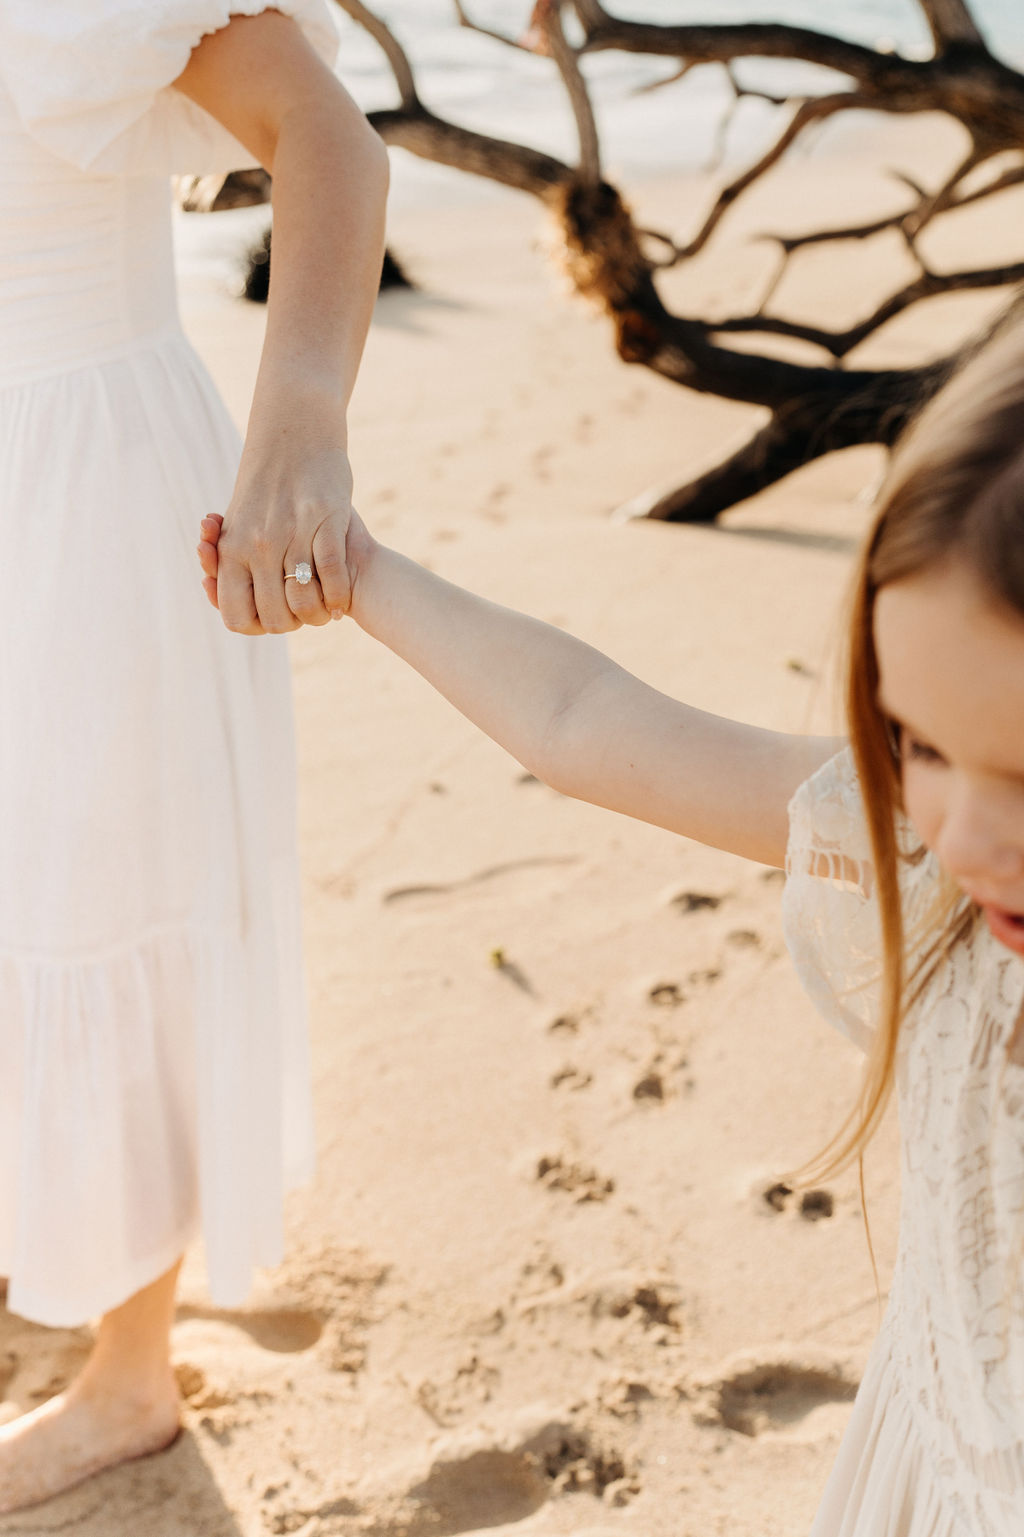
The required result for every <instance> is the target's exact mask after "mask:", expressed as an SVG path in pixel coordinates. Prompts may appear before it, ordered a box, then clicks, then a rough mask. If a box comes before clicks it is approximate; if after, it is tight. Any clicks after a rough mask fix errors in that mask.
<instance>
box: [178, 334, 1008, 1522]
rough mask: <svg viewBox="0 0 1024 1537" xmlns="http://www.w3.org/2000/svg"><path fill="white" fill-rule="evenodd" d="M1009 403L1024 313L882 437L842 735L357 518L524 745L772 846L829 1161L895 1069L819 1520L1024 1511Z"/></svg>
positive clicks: (471, 697) (207, 539) (394, 595)
mask: <svg viewBox="0 0 1024 1537" xmlns="http://www.w3.org/2000/svg"><path fill="white" fill-rule="evenodd" d="M1022 423H1024V331H1022V330H1021V329H1017V330H1015V331H1013V332H1011V333H1008V334H1006V335H1005V336H1004V337H1003V338H1002V339H1000V340H998V341H996V342H995V343H993V344H990V346H989V347H988V348H987V349H986V350H985V352H984V353H983V354H982V355H981V356H980V357H979V358H978V359H977V360H976V361H975V362H973V363H971V364H970V365H969V366H968V367H966V368H965V369H964V370H963V372H962V373H961V375H960V376H959V377H958V378H957V379H956V380H954V382H953V383H952V384H951V385H949V386H948V387H947V389H946V390H945V392H944V393H943V394H942V395H941V396H940V397H939V398H937V399H936V400H935V401H934V402H933V403H932V404H931V405H930V406H929V407H928V408H927V410H926V411H925V412H924V413H923V414H922V416H921V418H920V420H919V422H918V424H917V426H916V428H915V429H914V430H913V431H912V433H911V434H910V436H909V437H908V438H907V440H906V442H905V443H904V445H903V446H902V449H901V451H900V452H899V454H898V457H897V459H896V461H895V464H894V467H893V470H892V474H891V477H890V480H889V482H888V486H887V489H886V490H885V493H884V495H883V498H882V505H881V510H880V512H879V515H878V519H877V522H876V524H875V527H874V530H873V532H872V534H871V536H870V538H869V541H868V544H867V547H866V550H865V552H864V555H863V558H862V561H861V564H860V570H859V574H858V577H857V583H856V589H855V601H854V606H853V616H852V626H851V637H850V661H849V685H848V705H849V727H850V736H851V745H850V746H849V747H844V746H842V745H841V744H840V743H837V742H833V741H826V740H823V739H808V738H801V737H795V736H786V735H781V734H776V733H773V732H770V731H761V730H755V729H753V728H752V727H749V726H744V725H739V724H737V723H735V722H733V721H729V720H722V719H719V718H717V717H715V716H712V715H708V714H704V713H702V712H701V711H698V710H694V709H690V708H688V707H687V706H686V705H683V704H679V703H677V702H676V701H675V700H672V699H668V698H666V697H665V696H664V695H662V694H659V693H656V692H655V691H654V690H653V689H651V688H648V687H646V686H645V685H644V684H643V683H640V682H638V681H637V679H635V678H633V677H631V676H629V675H628V674H627V673H625V672H623V671H622V670H621V669H620V668H618V667H616V666H615V665H614V663H612V662H610V661H609V660H608V659H607V658H606V657H603V656H601V655H600V654H599V653H598V652H596V651H593V650H591V649H590V648H589V647H588V646H585V645H583V644H581V643H580V642H579V641H576V640H574V639H572V638H571V637H570V636H567V635H565V634H563V633H562V632H561V631H559V630H556V629H552V628H550V627H549V626H547V625H544V624H540V623H538V622H537V621H535V620H532V619H527V618H524V617H522V616H521V615H519V614H515V613H512V612H509V611H508V610H505V609H502V608H498V607H496V606H495V605H493V604H491V603H487V602H484V601H483V600H481V599H480V598H476V597H473V596H472V595H470V594H469V593H466V592H463V591H461V590H460V589H458V588H456V587H453V586H451V585H450V584H448V583H446V582H444V581H441V580H439V579H438V578H437V577H435V576H432V575H430V574H429V573H428V572H426V571H423V570H421V569H420V568H419V567H417V566H416V565H414V564H412V563H411V562H410V561H408V560H405V559H403V558H402V557H401V556H399V555H396V554H394V553H393V552H392V551H390V550H388V549H385V548H383V547H382V546H380V545H379V544H377V543H375V542H374V540H373V539H372V538H371V537H370V535H369V534H368V533H367V531H366V529H365V528H364V527H363V525H362V524H361V523H360V522H359V520H358V519H357V518H354V519H353V523H352V527H351V529H350V532H349V538H348V547H347V569H348V575H349V582H350V596H349V612H350V613H351V615H352V617H353V618H354V619H355V620H356V622H357V623H358V624H360V625H361V626H362V627H363V628H364V629H365V630H367V631H368V632H369V633H370V634H371V635H374V636H376V637H377V638H378V639H379V640H382V641H383V642H384V643H385V644H386V645H388V646H390V647H391V648H392V649H393V650H394V651H396V652H397V653H398V654H399V655H401V656H403V657H404V658H406V659H407V660H408V661H409V662H411V663H412V664H413V666H414V667H416V668H417V669H418V670H419V671H420V672H421V673H422V674H423V675H424V676H425V677H426V678H428V679H429V680H430V682H431V683H433V684H434V685H435V686H436V687H437V688H439V689H440V690H441V691H442V692H443V693H444V694H446V695H447V696H448V698H449V699H451V700H452V702H453V703H454V704H455V705H456V706H457V707H458V708H459V709H460V710H462V711H463V712H464V713H465V714H466V715H468V716H469V717H470V718H471V719H472V720H474V721H476V722H477V723H478V724H479V725H480V726H482V727H483V729H484V730H485V731H487V732H488V733H489V734H490V735H491V736H493V737H494V738H495V739H496V740H498V741H499V742H501V743H503V744H504V746H506V747H507V748H508V749H509V750H510V751H511V752H512V753H514V754H515V756H516V757H517V758H519V760H520V761H521V762H522V763H523V764H524V765H526V766H527V767H528V768H529V769H531V770H532V771H533V773H535V774H536V775H538V776H539V777H540V778H542V779H545V780H546V781H547V782H548V783H549V784H550V785H553V786H554V787H555V788H556V789H558V790H560V791H562V792H563V793H564V794H568V795H575V796H579V797H581V798H583V799H585V800H590V801H594V802H598V803H600V804H602V805H605V806H608V807H612V808H614V809H615V810H618V811H623V812H626V813H627V814H629V815H632V816H636V817H639V818H641V819H643V820H645V821H650V822H655V823H658V824H660V825H661V826H664V827H667V828H670V829H672V830H673V831H675V832H679V833H683V834H685V835H686V836H687V837H691V838H697V839H700V840H702V841H703V842H706V843H710V844H714V845H716V846H718V847H720V848H724V849H729V850H732V851H734V852H736V853H740V854H745V855H748V856H749V857H750V858H752V859H757V860H761V861H764V862H765V863H769V864H774V865H782V864H783V863H785V865H786V868H787V871H788V881H787V886H786V894H785V920H786V928H787V935H788V942H789V946H790V949H791V951H792V953H793V957H794V960H795V962H796V965H797V968H798V970H799V973H800V975H801V978H802V980H803V981H804V982H805V984H806V986H807V988H808V990H809V992H810V993H811V996H812V997H813V998H814V1000H815V1002H816V1003H817V1004H818V1005H819V1007H820V1008H821V1009H822V1011H823V1012H824V1013H825V1014H826V1016H827V1017H828V1018H829V1019H831V1020H833V1021H834V1022H835V1023H836V1024H837V1025H839V1027H840V1028H841V1029H843V1030H845V1031H847V1032H848V1033H849V1034H850V1035H852V1036H853V1037H854V1039H855V1040H856V1041H858V1042H859V1043H860V1044H861V1045H863V1047H864V1048H865V1050H866V1052H867V1054H868V1055H867V1071H866V1076H865V1080H864V1087H863V1093H862V1096H861V1101H860V1104H859V1106H858V1107H857V1109H856V1111H855V1112H854V1114H853V1115H852V1116H851V1119H850V1121H849V1123H848V1124H847V1125H846V1126H845V1127H844V1128H843V1129H842V1131H841V1133H840V1135H839V1136H838V1137H837V1139H836V1141H835V1143H834V1144H833V1145H832V1146H831V1147H830V1148H829V1149H827V1150H826V1152H825V1154H824V1160H825V1164H826V1166H827V1167H831V1168H835V1167H836V1166H837V1164H840V1163H842V1162H845V1161H847V1160H848V1159H850V1158H852V1157H853V1156H855V1155H856V1153H857V1152H858V1151H859V1150H860V1149H861V1148H862V1147H863V1145H864V1143H865V1142H866V1140H867V1139H868V1137H869V1136H870V1135H871V1133H872V1131H873V1130H874V1129H875V1127H876V1125H877V1122H878V1119H879V1116H880V1114H881V1111H882V1108H883V1106H884V1104H885V1101H886V1097H887V1095H888V1093H889V1090H890V1088H891V1087H892V1085H893V1084H894V1083H895V1084H896V1085H897V1086H898V1092H899V1100H900V1111H901V1122H902V1133H903V1219H902V1231H901V1241H900V1252H899V1258H898V1262H897V1266H896V1273H895V1276H894V1279H893V1283H892V1290H891V1294H890V1300H889V1306H888V1311H887V1314H886V1318H885V1322H884V1324H883V1327H882V1330H881V1334H880V1336H879V1339H878V1341H877V1344H876V1347H875V1350H874V1352H873V1354H872V1357H871V1361H870V1364H869V1366H868V1369H867V1372H866V1374H865V1377H864V1381H863V1383H862V1385H861V1389H860V1393H859V1396H858V1399H857V1402H856V1405H855V1407H854V1410H853V1413H852V1417H851V1420H850V1424H849V1428H848V1430H847V1433H846V1436H845V1439H844V1441H843V1444H842V1448H841V1450H840V1454H839V1458H838V1461H837V1464H836V1466H835V1469H834V1471H833V1473H832V1476H831V1479H830V1481H829V1484H828V1487H827V1489H826V1491H825V1496H824V1503H823V1505H822V1507H821V1511H820V1514H819V1516H818V1519H817V1523H816V1525H815V1527H814V1537H1019V1534H1020V1533H1021V1531H1022V1530H1024V1252H1022V1251H1024V1013H1022V1007H1024V447H1022V443H1024V436H1022ZM217 536H218V526H217V521H216V520H213V521H211V522H208V523H206V524H204V526H203V541H202V542H201V544H200V555H201V557H202V560H203V565H204V569H205V571H206V573H207V577H206V586H207V591H208V594H209V595H210V596H211V598H212V599H213V600H214V601H216V596H217V584H216V580H215V575H216V542H217ZM837 748H839V750H838V751H837ZM819 1172H820V1170H819Z"/></svg>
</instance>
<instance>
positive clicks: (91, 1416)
mask: <svg viewBox="0 0 1024 1537" xmlns="http://www.w3.org/2000/svg"><path fill="white" fill-rule="evenodd" d="M177 1278H178V1265H172V1267H171V1269H170V1270H168V1271H166V1272H165V1274H164V1275H162V1276H159V1277H158V1278H157V1280H155V1281H153V1282H151V1283H150V1285H149V1286H144V1287H143V1288H142V1290H141V1291H138V1292H136V1293H135V1294H134V1296H131V1297H129V1298H128V1300H127V1301H126V1302H122V1303H121V1305H120V1307H116V1308H113V1309H112V1310H111V1312H109V1313H105V1314H104V1316H103V1318H102V1319H101V1320H100V1325H99V1328H98V1330H97V1331H96V1343H95V1344H94V1346H93V1349H92V1354H91V1355H90V1357H89V1359H88V1361H87V1362H86V1363H85V1366H84V1367H83V1369H82V1372H81V1374H80V1375H79V1376H78V1377H76V1378H75V1380H74V1382H73V1383H72V1384H71V1386H70V1387H69V1388H68V1390H67V1391H66V1392H65V1393H59V1394H58V1395H57V1397H56V1398H51V1399H50V1400H49V1401H48V1402H47V1403H45V1404H42V1405H40V1407H39V1408H38V1409H33V1410H32V1412H31V1413H30V1414H23V1415H22V1416H21V1417H20V1418H19V1419H16V1420H14V1421H12V1422H11V1423H10V1424H8V1425H0V1515H9V1514H10V1513H11V1511H14V1510H23V1509H24V1508H25V1506H27V1505H38V1504H40V1503H41V1502H42V1501H43V1500H49V1499H52V1498H53V1496H54V1495H55V1494H60V1493H62V1492H63V1490H65V1489H71V1488H73V1486H74V1485H75V1484H80V1483H81V1482H82V1480H83V1479H85V1478H91V1477H92V1476H93V1474H94V1473H100V1472H102V1471H103V1469H104V1468H112V1467H114V1466H115V1465H116V1464H117V1463H119V1462H129V1461H131V1460H132V1459H133V1458H135V1457H146V1456H148V1455H149V1454H150V1453H151V1452H159V1451H162V1450H163V1448H164V1447H165V1446H169V1445H170V1444H171V1442H172V1441H173V1440H174V1438H175V1436H176V1435H177V1434H178V1424H179V1415H180V1412H181V1402H180V1399H179V1396H178V1384H177V1382H176V1381H175V1377H174V1373H173V1370H172V1368H171V1325H172V1324H173V1322H174V1288H175V1284H176V1282H177Z"/></svg>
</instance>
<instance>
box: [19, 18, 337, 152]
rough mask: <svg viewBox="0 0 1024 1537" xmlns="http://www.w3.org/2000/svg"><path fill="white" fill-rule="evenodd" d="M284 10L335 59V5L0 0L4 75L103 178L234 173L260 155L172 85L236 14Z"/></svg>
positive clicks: (65, 147) (35, 128) (50, 137)
mask: <svg viewBox="0 0 1024 1537" xmlns="http://www.w3.org/2000/svg"><path fill="white" fill-rule="evenodd" d="M265 10H277V11H281V12H282V13H283V14H285V15H287V16H292V17H294V18H295V20H296V21H297V22H298V23H299V24H300V26H301V27H302V29H303V31H304V32H305V34H306V36H307V37H308V38H309V40H310V42H311V43H312V44H313V46H314V47H315V48H316V50H317V52H318V53H319V54H320V56H321V58H323V59H324V60H325V62H327V63H328V64H330V65H333V64H334V61H335V58H336V56H337V42H338V34H337V29H336V27H335V25H334V21H333V18H332V15H331V11H330V9H329V6H328V3H327V0H273V4H269V3H268V0H0V74H2V77H3V83H4V85H5V87H6V89H7V92H8V93H9V95H10V97H11V100H12V102H13V104H14V108H15V111H16V112H17V115H18V117H19V119H20V121H21V124H22V126H23V127H24V128H25V129H26V130H27V132H28V133H30V134H31V135H32V137H33V138H34V139H35V140H36V141H37V142H38V143H39V144H41V145H43V146H44V147H45V148H46V149H48V150H50V151H52V152H53V153H54V154H56V155H58V156H59V157H60V158H61V159H63V160H65V161H69V162H70V163H71V164H73V165H75V166H77V167H78V168H79V169H80V170H83V171H89V172H94V173H96V174H99V175H147V174H161V175H162V174H168V175H169V174H170V173H172V172H175V171H188V172H194V173H200V172H203V173H205V172H211V171H228V170H233V169H236V168H240V167H243V166H251V165H252V163H253V160H252V156H251V154H250V153H249V152H248V150H246V149H244V148H243V147H242V146H241V145H240V144H239V143H238V141H237V140H236V139H235V138H233V137H232V135H231V134H229V133H228V132H227V130H226V129H224V128H222V127H221V125H220V124H219V123H218V122H216V121H215V119H214V118H212V117H211V116H210V115H209V113H207V112H204V111H203V109H202V108H201V107H197V106H196V105H195V103H194V102H191V101H189V100H188V98H187V97H185V96H183V95H182V94H181V93H180V92H178V91H175V90H173V89H171V88H170V87H171V83H172V81H174V80H176V79H177V77H178V76H179V75H180V74H181V72H182V70H183V69H184V68H185V65H186V64H187V63H188V58H189V54H190V53H191V52H192V49H193V48H194V47H195V46H196V44H197V43H198V42H199V41H200V39H201V38H202V37H205V36H206V35H207V33H210V32H217V31H219V30H220V28H221V27H224V26H226V25H227V23H228V22H229V21H230V19H231V17H232V16H236V15H243V16H253V15H257V14H259V13H260V12H262V11H265Z"/></svg>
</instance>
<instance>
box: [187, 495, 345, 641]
mask: <svg viewBox="0 0 1024 1537" xmlns="http://www.w3.org/2000/svg"><path fill="white" fill-rule="evenodd" d="M224 522H225V520H224V518H223V517H221V516H220V514H219V513H212V514H211V515H210V516H209V517H208V518H204V519H203V521H202V523H201V524H200V534H199V543H198V545H197V546H196V552H197V554H198V556H199V564H200V566H201V567H202V571H203V591H204V592H205V593H206V596H207V597H208V598H209V600H210V602H211V603H212V604H213V606H214V608H220V606H221V604H220V598H219V586H220V583H221V582H223V579H224V577H223V572H222V571H221V565H222V560H221V549H222V548H223V539H224V533H223V530H224ZM372 544H373V540H372V539H371V538H370V535H369V533H368V531H367V529H366V526H365V524H364V523H363V520H362V519H361V518H360V516H359V514H358V513H357V512H356V511H355V510H354V509H350V512H349V518H348V528H347V533H346V538H345V539H344V541H343V543H342V565H341V573H342V576H341V582H340V584H339V585H340V586H341V587H343V588H344V593H345V597H344V601H343V602H342V604H341V606H340V607H337V608H332V610H331V615H330V616H329V617H333V618H336V619H341V618H343V617H344V616H345V615H346V614H348V613H350V612H351V610H352V604H353V600H354V598H355V589H356V579H357V576H358V573H359V561H360V555H362V558H363V559H365V558H366V555H367V553H368V552H369V550H370V548H371V546H372ZM289 569H291V568H289ZM316 569H317V571H319V567H317V568H316ZM322 583H323V578H322V577H321V586H322ZM315 585H316V580H315V578H314V581H312V582H310V583H309V584H308V586H306V587H305V589H304V590H305V592H309V591H310V589H311V588H313V587H314V586H315ZM285 586H286V590H287V593H288V598H289V601H290V602H291V603H292V605H293V623H292V624H290V625H289V626H288V628H289V629H293V630H294V629H298V628H299V626H300V625H301V624H302V623H304V622H306V623H310V624H324V623H325V622H326V617H325V618H319V617H317V618H313V619H310V620H308V621H304V620H302V619H300V618H298V617H296V616H295V613H294V609H297V608H299V607H300V605H301V602H302V599H301V597H300V596H299V595H297V594H296V595H294V596H293V594H292V589H293V588H295V587H298V586H300V584H299V583H298V582H296V581H294V580H291V581H288V582H287V583H286V584H285ZM302 591H303V589H302V588H301V587H300V592H302ZM312 608H313V604H312V603H310V609H311V610H312ZM245 633H247V634H252V635H260V634H265V633H267V627H266V626H261V628H260V629H253V630H249V631H246V632H245Z"/></svg>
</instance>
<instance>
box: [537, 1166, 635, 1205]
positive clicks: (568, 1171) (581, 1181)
mask: <svg viewBox="0 0 1024 1537" xmlns="http://www.w3.org/2000/svg"><path fill="white" fill-rule="evenodd" d="M535 1177H536V1179H537V1180H539V1182H540V1183H541V1184H542V1185H543V1186H544V1187H545V1189H547V1190H561V1191H564V1192H565V1194H566V1195H570V1196H572V1198H573V1200H574V1201H575V1202H576V1203H577V1205H583V1204H584V1203H585V1202H588V1201H606V1200H607V1199H608V1197H609V1196H610V1195H612V1194H613V1192H614V1190H615V1181H614V1180H613V1179H608V1178H607V1177H606V1176H605V1175H602V1174H598V1172H597V1170H596V1169H591V1168H588V1167H587V1166H586V1165H585V1164H581V1163H575V1162H572V1161H571V1160H569V1159H566V1158H563V1157H562V1155H561V1153H555V1154H553V1155H545V1156H544V1157H543V1158H539V1159H538V1160H537V1166H536V1174H535Z"/></svg>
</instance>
